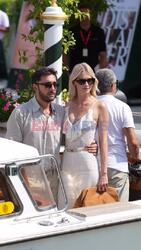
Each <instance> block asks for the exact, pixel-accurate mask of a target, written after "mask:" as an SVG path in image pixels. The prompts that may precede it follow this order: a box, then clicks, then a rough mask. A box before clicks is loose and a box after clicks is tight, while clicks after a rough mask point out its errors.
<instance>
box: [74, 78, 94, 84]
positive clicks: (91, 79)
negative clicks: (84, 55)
mask: <svg viewBox="0 0 141 250" xmlns="http://www.w3.org/2000/svg"><path fill="white" fill-rule="evenodd" d="M76 82H78V83H79V85H85V84H86V83H88V84H89V85H92V84H94V83H95V78H88V79H76Z"/></svg>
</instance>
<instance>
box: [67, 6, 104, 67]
mask: <svg viewBox="0 0 141 250" xmlns="http://www.w3.org/2000/svg"><path fill="white" fill-rule="evenodd" d="M79 9H80V11H81V12H84V13H85V14H87V15H85V17H83V19H82V20H80V22H79V24H78V25H76V26H74V27H73V28H72V29H71V31H72V33H73V34H74V39H75V40H76V44H75V46H74V47H73V48H71V49H70V54H69V69H70V71H71V70H72V68H73V66H74V65H75V64H77V63H81V62H86V63H88V64H89V65H90V66H91V67H92V69H93V70H94V68H95V66H96V65H97V64H99V66H100V68H104V67H106V66H107V57H106V44H105V35H104V31H103V30H102V29H101V28H100V27H98V26H95V25H93V24H92V23H91V17H90V15H91V8H90V7H89V5H88V4H83V5H80V6H79Z"/></svg>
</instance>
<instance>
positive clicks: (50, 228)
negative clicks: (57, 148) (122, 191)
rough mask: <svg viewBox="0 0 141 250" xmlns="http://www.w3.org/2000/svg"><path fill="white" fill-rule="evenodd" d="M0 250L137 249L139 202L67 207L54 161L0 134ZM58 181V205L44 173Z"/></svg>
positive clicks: (138, 239)
mask: <svg viewBox="0 0 141 250" xmlns="http://www.w3.org/2000/svg"><path fill="white" fill-rule="evenodd" d="M0 152H1V154H0V249H1V250H56V249H58V250H66V249H67V250H72V249H73V250H79V249H81V250H86V249H89V250H113V249H114V250H119V249H120V250H126V249H128V250H131V249H132V250H133V249H136V250H138V249H140V229H141V201H140V200H138V201H134V202H127V203H126V202H124V203H122V202H116V203H111V204H104V205H96V206H91V207H83V208H75V209H71V210H68V209H67V198H66V195H65V190H64V187H63V182H62V180H61V176H60V171H59V168H58V166H57V161H56V159H55V158H54V156H53V155H50V154H48V155H42V156H41V155H39V154H38V151H37V149H35V148H34V147H32V146H29V145H25V144H22V143H18V142H14V141H11V140H8V139H5V138H0ZM50 174H52V175H54V174H55V175H56V176H57V178H58V183H59V185H61V190H62V196H63V198H64V204H65V205H64V207H63V208H61V209H59V208H58V207H57V201H56V199H55V196H54V194H53V191H52V187H51V183H50V181H49V180H50V177H49V175H50Z"/></svg>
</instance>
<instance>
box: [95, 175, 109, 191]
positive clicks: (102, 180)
mask: <svg viewBox="0 0 141 250" xmlns="http://www.w3.org/2000/svg"><path fill="white" fill-rule="evenodd" d="M107 187H108V176H107V174H104V175H100V176H99V181H98V185H97V191H98V192H105V191H106V190H107Z"/></svg>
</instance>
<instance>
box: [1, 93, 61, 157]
mask: <svg viewBox="0 0 141 250" xmlns="http://www.w3.org/2000/svg"><path fill="white" fill-rule="evenodd" d="M51 107H52V115H50V116H49V117H46V116H45V115H44V114H43V111H42V110H41V107H40V105H39V104H38V102H37V101H36V98H35V97H33V98H32V99H30V100H29V101H28V102H26V103H23V104H21V105H19V106H18V107H17V108H15V109H14V110H13V112H12V114H11V116H10V117H9V120H8V123H7V133H6V138H7V139H11V140H14V141H17V142H22V143H25V144H28V145H30V146H34V147H35V148H37V149H38V152H39V154H53V155H55V156H56V158H57V159H58V161H59V149H60V140H61V133H62V129H61V128H62V121H63V119H64V108H63V107H62V106H60V105H58V104H56V103H53V102H52V104H51Z"/></svg>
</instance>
